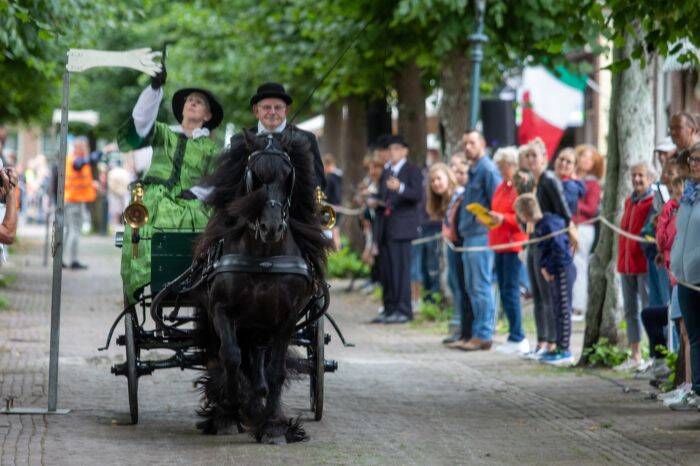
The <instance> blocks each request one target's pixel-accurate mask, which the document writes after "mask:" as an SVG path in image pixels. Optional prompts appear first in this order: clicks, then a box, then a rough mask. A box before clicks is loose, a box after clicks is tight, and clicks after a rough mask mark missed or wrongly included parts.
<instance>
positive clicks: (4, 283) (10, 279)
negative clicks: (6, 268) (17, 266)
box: [0, 273, 17, 288]
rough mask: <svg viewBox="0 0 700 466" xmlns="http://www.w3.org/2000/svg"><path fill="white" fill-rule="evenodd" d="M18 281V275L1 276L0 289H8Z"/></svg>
mask: <svg viewBox="0 0 700 466" xmlns="http://www.w3.org/2000/svg"><path fill="white" fill-rule="evenodd" d="M16 280H17V275H16V274H14V273H3V274H0V288H7V287H8V286H10V285H12V284H13V283H14V282H15V281H16Z"/></svg>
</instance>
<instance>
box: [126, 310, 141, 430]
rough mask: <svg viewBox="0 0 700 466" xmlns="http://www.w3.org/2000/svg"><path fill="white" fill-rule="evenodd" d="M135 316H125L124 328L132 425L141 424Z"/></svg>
mask: <svg viewBox="0 0 700 466" xmlns="http://www.w3.org/2000/svg"><path fill="white" fill-rule="evenodd" d="M135 325H136V324H135V323H134V315H133V314H131V313H129V314H127V315H126V316H124V326H125V327H126V329H125V330H126V333H125V336H126V342H125V343H126V345H125V346H126V380H127V384H128V386H129V412H130V414H131V423H132V424H138V422H139V397H138V396H139V395H138V391H139V374H138V371H137V361H138V355H139V350H138V349H137V348H136V341H135V339H134V328H135Z"/></svg>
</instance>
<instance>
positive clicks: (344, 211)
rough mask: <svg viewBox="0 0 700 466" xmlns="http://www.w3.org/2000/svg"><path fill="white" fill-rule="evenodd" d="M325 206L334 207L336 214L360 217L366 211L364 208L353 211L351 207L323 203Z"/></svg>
mask: <svg viewBox="0 0 700 466" xmlns="http://www.w3.org/2000/svg"><path fill="white" fill-rule="evenodd" d="M323 205H327V206H329V207H332V208H333V210H335V212H336V213H338V214H343V215H352V216H354V215H360V214H361V213H362V212H363V211H364V210H365V209H364V208H361V209H359V208H358V209H352V208H350V207H343V206H342V205H335V204H329V203H328V202H323Z"/></svg>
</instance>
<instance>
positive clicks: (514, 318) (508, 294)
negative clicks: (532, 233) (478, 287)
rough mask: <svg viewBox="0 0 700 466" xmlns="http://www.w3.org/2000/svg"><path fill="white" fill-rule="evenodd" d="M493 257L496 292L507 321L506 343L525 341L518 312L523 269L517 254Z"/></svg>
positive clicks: (507, 253) (498, 253)
mask: <svg viewBox="0 0 700 466" xmlns="http://www.w3.org/2000/svg"><path fill="white" fill-rule="evenodd" d="M495 256H496V279H497V280H498V290H499V291H500V294H501V304H502V305H503V312H504V313H505V315H506V318H507V319H508V341H514V342H520V341H523V340H524V339H525V334H524V333H523V327H522V315H521V310H520V275H521V273H520V272H521V271H522V270H523V268H524V267H523V266H522V263H521V262H520V259H519V258H518V253H517V252H497V253H496V254H495Z"/></svg>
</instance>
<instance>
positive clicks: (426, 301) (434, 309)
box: [416, 292, 452, 323]
mask: <svg viewBox="0 0 700 466" xmlns="http://www.w3.org/2000/svg"><path fill="white" fill-rule="evenodd" d="M450 317H452V308H451V307H449V306H448V303H447V300H446V299H445V298H444V297H443V296H442V295H441V294H440V293H437V292H434V293H430V294H429V295H427V296H425V297H424V298H423V300H422V301H421V303H420V306H419V307H418V312H417V315H416V321H417V323H423V322H437V323H442V322H447V321H448V320H449V319H450Z"/></svg>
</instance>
